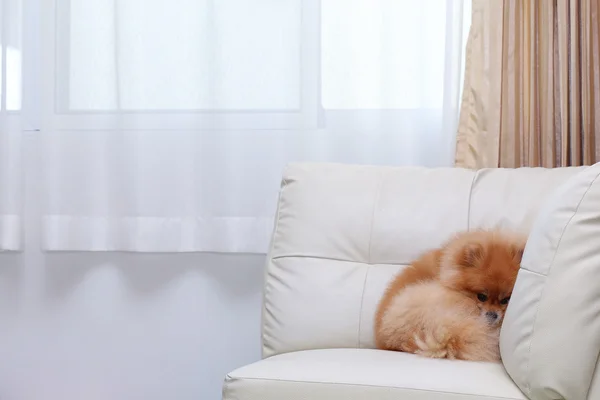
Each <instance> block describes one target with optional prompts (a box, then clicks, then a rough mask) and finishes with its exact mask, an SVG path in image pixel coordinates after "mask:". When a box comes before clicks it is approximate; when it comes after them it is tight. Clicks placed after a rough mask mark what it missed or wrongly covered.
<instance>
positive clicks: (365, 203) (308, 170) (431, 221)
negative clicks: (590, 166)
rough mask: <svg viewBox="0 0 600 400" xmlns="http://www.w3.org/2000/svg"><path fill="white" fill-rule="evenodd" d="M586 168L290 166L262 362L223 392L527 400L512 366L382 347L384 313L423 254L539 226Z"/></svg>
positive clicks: (274, 397)
mask: <svg viewBox="0 0 600 400" xmlns="http://www.w3.org/2000/svg"><path fill="white" fill-rule="evenodd" d="M583 168H584V167H581V168H558V169H541V168H534V169H529V168H522V169H514V170H510V169H489V170H480V171H477V172H475V171H470V170H463V169H455V168H440V169H426V168H416V167H415V168H412V167H403V168H392V167H371V166H352V165H335V164H294V165H290V166H289V167H288V168H287V169H286V171H285V175H284V177H283V181H282V187H281V192H280V199H279V204H278V211H277V216H276V223H275V229H274V233H273V240H272V245H271V249H270V252H269V254H268V257H267V259H268V260H267V266H266V271H265V286H264V305H263V317H262V346H263V360H261V361H259V362H256V363H254V364H251V365H247V366H244V367H242V368H239V369H237V370H235V371H233V372H231V373H230V374H228V375H227V377H226V380H225V384H224V388H223V399H225V400H292V399H302V400H333V399H343V400H363V399H364V400H367V399H368V400H378V399H381V400H388V399H389V400H392V399H394V400H397V399H415V400H436V399H452V400H460V399H468V400H473V399H504V400H506V399H526V398H527V397H526V395H525V394H524V392H523V391H522V390H521V388H520V386H517V384H516V383H515V382H514V381H513V379H511V377H510V376H509V374H508V373H507V371H506V370H505V367H504V366H503V364H501V363H476V362H466V361H450V360H433V359H427V358H422V357H419V356H415V355H412V354H406V353H399V352H387V351H381V350H375V349H374V339H373V316H374V313H375V308H376V305H377V302H378V300H379V298H380V296H381V294H382V292H383V290H384V288H385V286H386V284H387V283H388V281H389V280H390V279H391V278H392V276H393V275H394V274H395V273H397V272H398V271H399V270H400V269H401V268H403V267H404V266H406V265H407V264H408V263H410V261H411V260H413V259H414V258H415V257H417V256H418V255H419V254H420V253H421V252H423V251H425V250H428V249H430V248H434V247H436V246H438V245H440V244H441V243H442V242H443V241H444V240H446V239H447V238H448V237H449V236H450V235H451V234H453V233H454V232H456V231H461V230H467V229H474V228H479V227H484V228H486V227H487V228H489V227H503V228H510V229H515V230H520V231H523V232H529V230H530V229H531V226H532V223H533V221H534V219H535V217H536V215H537V212H538V210H539V209H540V206H541V204H542V203H543V202H544V201H545V200H546V199H547V198H548V196H549V195H550V194H551V193H552V192H553V191H554V190H555V189H556V188H557V187H558V186H559V185H561V184H562V183H563V182H565V181H566V180H567V179H569V178H570V177H572V176H574V175H575V174H577V173H578V172H580V171H582V170H583ZM598 208H599V210H600V203H599V204H598ZM598 246H599V248H600V241H599V242H598ZM599 280H600V277H599ZM511 303H512V301H511ZM509 309H510V306H509ZM599 313H600V311H599ZM517 336H518V335H517ZM504 355H505V353H503V356H504ZM515 368H518V366H515ZM592 372H593V371H592ZM594 376H595V375H594ZM599 379H600V378H599ZM588 384H589V382H588ZM586 389H587V388H586ZM552 393H554V392H552ZM595 393H596V396H599V397H600V389H599V390H597V391H596V392H595ZM544 396H546V395H543V396H541V397H538V398H554V399H562V398H563V397H560V396H559V395H556V397H552V396H554V395H552V394H550V395H548V396H546V397H544ZM533 397H535V396H533ZM589 398H590V399H591V398H594V396H592V395H590V397H589ZM596 398H598V397H596ZM567 400H579V399H567Z"/></svg>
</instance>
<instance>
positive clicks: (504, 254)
mask: <svg viewBox="0 0 600 400" xmlns="http://www.w3.org/2000/svg"><path fill="white" fill-rule="evenodd" d="M524 248H525V238H523V237H521V236H518V235H516V234H511V233H508V232H501V231H485V230H479V231H472V232H463V233H459V234H457V235H456V236H455V237H454V238H452V239H451V240H449V241H448V242H447V243H446V244H444V245H443V246H442V247H441V248H439V249H435V250H432V251H430V252H427V253H425V254H424V255H422V256H421V257H420V258H418V259H417V260H415V261H414V262H413V263H412V264H411V265H410V266H408V267H406V268H405V269H404V270H403V271H401V272H400V273H399V274H398V275H397V276H396V277H395V278H394V280H393V281H392V282H391V283H390V285H389V286H388V288H387V290H386V291H385V293H384V295H383V297H382V299H381V301H380V303H379V305H378V308H377V313H376V316H375V342H376V345H377V347H378V348H379V349H383V350H395V351H403V352H409V353H415V354H419V355H422V356H425V357H431V358H449V359H459V360H470V361H490V362H492V361H499V360H500V349H499V343H498V339H499V334H500V326H501V324H502V320H503V318H504V312H505V310H506V307H507V305H508V302H509V300H510V296H511V293H512V290H513V286H514V284H515V280H516V277H517V272H518V270H519V267H520V264H521V258H522V256H523V250H524Z"/></svg>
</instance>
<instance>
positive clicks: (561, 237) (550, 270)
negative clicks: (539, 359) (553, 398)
mask: <svg viewBox="0 0 600 400" xmlns="http://www.w3.org/2000/svg"><path fill="white" fill-rule="evenodd" d="M598 178H600V173H598V174H597V175H596V177H595V178H594V179H592V181H591V182H590V184H589V185H588V187H587V189H586V190H585V192H584V193H583V195H582V196H581V198H580V199H579V203H577V207H575V211H573V215H571V217H570V218H569V220H568V221H567V223H566V224H565V226H564V227H563V229H562V232H561V233H560V237H559V238H558V242H557V243H556V248H555V250H554V256H553V257H552V261H551V262H550V266H549V267H548V275H547V276H549V275H550V274H551V273H552V267H553V266H554V261H555V260H556V253H558V249H559V248H560V244H561V242H562V239H563V236H564V234H565V231H566V230H567V227H568V226H569V225H570V224H571V221H573V218H575V215H577V212H578V211H579V207H580V206H581V203H582V202H583V200H584V199H585V197H586V196H587V194H588V192H589V191H590V189H591V188H592V186H594V183H596V181H597V180H598ZM523 269H525V268H523ZM525 270H526V271H529V270H527V269H525ZM529 272H531V271H529ZM545 291H546V285H544V286H543V287H542V292H541V293H540V298H539V300H538V301H537V305H536V308H535V317H534V319H533V324H532V325H531V334H530V339H529V347H528V349H527V365H526V367H525V374H527V375H528V376H529V379H527V381H526V383H525V385H526V387H525V389H526V390H527V395H528V396H527V397H531V385H530V382H531V371H530V369H529V362H530V361H531V343H533V337H534V335H535V326H536V324H537V318H538V315H539V312H540V303H541V302H542V299H543V298H544V292H545ZM588 392H589V387H588Z"/></svg>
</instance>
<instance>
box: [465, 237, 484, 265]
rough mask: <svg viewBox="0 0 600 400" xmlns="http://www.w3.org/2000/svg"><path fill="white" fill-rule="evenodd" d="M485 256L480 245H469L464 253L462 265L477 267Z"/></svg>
mask: <svg viewBox="0 0 600 400" xmlns="http://www.w3.org/2000/svg"><path fill="white" fill-rule="evenodd" d="M483 256H484V249H483V246H482V245H481V244H480V243H468V244H466V245H465V247H464V248H463V251H462V264H463V265H465V266H467V267H475V266H477V264H478V262H479V261H480V260H481V259H482V258H483Z"/></svg>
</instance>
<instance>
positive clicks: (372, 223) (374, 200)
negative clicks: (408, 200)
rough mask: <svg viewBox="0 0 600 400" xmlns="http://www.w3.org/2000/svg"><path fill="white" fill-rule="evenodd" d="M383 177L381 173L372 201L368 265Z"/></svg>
mask: <svg viewBox="0 0 600 400" xmlns="http://www.w3.org/2000/svg"><path fill="white" fill-rule="evenodd" d="M383 175H384V173H383V172H382V173H381V174H380V176H379V184H378V185H377V192H376V193H375V198H374V199H373V209H372V210H371V227H370V231H369V250H368V252H369V254H368V256H367V257H368V258H367V260H368V263H369V264H371V245H372V244H373V227H374V226H375V212H376V211H377V203H379V197H380V196H381V187H382V186H383Z"/></svg>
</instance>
